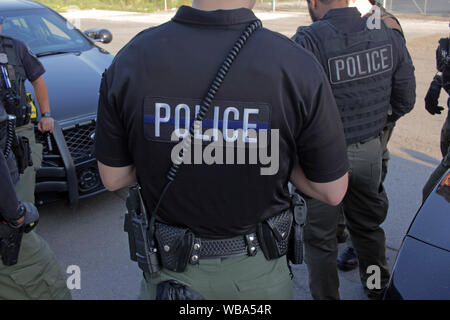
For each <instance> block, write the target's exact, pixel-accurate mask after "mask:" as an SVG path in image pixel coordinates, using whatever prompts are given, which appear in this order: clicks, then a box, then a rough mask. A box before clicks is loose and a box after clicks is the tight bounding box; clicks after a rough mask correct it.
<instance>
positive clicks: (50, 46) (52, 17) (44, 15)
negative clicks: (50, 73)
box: [0, 9, 92, 55]
mask: <svg viewBox="0 0 450 320" xmlns="http://www.w3.org/2000/svg"><path fill="white" fill-rule="evenodd" d="M0 15H3V16H4V17H5V18H6V19H5V21H4V23H3V26H2V34H4V35H7V36H10V37H13V38H15V39H18V40H21V41H22V42H24V43H26V44H27V45H28V46H29V47H30V49H31V50H32V51H33V52H34V53H35V54H37V55H39V54H41V53H46V52H53V51H85V50H88V49H90V48H91V47H92V45H91V44H90V43H89V42H88V41H87V40H86V39H85V38H84V37H83V36H82V35H81V34H80V33H79V31H77V30H76V29H74V28H73V26H72V25H71V24H70V23H68V22H67V21H66V20H65V19H64V18H62V17H61V16H59V15H58V14H56V13H54V12H52V11H50V10H48V9H36V10H22V11H20V10H18V11H9V12H0Z"/></svg>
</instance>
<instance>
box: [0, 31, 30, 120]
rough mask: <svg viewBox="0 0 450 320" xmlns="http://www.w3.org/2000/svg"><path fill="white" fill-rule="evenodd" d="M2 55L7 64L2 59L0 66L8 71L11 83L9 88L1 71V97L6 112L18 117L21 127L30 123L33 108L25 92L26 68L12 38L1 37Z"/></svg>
mask: <svg viewBox="0 0 450 320" xmlns="http://www.w3.org/2000/svg"><path fill="white" fill-rule="evenodd" d="M0 55H4V57H5V56H6V57H7V62H5V61H4V60H3V59H4V57H3V58H1V57H0V65H1V66H3V67H4V68H5V69H6V71H7V75H8V79H9V83H10V88H8V84H7V81H8V80H7V79H6V75H5V74H3V72H1V70H0V77H1V80H0V83H1V85H0V88H1V89H0V97H1V100H2V102H3V104H4V106H5V109H6V111H7V112H8V113H9V114H12V115H15V116H16V118H17V122H16V126H17V127H20V126H23V125H25V124H27V123H28V122H29V121H30V113H31V107H30V105H29V104H28V102H27V95H26V91H25V80H26V79H25V77H24V75H25V68H24V66H23V65H22V62H21V60H20V58H19V57H18V56H17V51H16V45H15V42H14V41H13V39H12V38H10V37H6V36H0ZM2 60H3V61H2Z"/></svg>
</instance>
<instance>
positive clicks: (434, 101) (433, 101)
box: [425, 81, 444, 115]
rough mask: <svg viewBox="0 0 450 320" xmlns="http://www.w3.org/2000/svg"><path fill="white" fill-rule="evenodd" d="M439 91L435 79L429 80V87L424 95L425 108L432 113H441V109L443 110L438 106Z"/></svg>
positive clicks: (439, 88)
mask: <svg viewBox="0 0 450 320" xmlns="http://www.w3.org/2000/svg"><path fill="white" fill-rule="evenodd" d="M440 92H441V87H440V86H439V84H438V83H437V82H436V81H433V82H431V85H430V88H429V89H428V92H427V95H426V96H425V109H427V111H428V112H429V113H430V114H432V115H434V114H436V113H437V114H441V111H442V110H444V108H443V107H441V106H438V100H439V94H440Z"/></svg>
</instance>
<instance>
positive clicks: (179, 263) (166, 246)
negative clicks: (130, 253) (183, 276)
mask: <svg viewBox="0 0 450 320" xmlns="http://www.w3.org/2000/svg"><path fill="white" fill-rule="evenodd" d="M155 227H156V228H155V230H156V240H157V242H158V248H159V252H160V254H161V262H162V265H163V266H164V267H165V268H167V269H169V270H172V271H175V272H183V271H184V269H185V268H186V265H187V263H188V261H189V257H190V254H191V251H192V247H193V244H194V234H193V233H192V232H191V231H190V230H189V229H186V228H180V227H174V226H169V225H166V224H163V223H158V222H157V223H155Z"/></svg>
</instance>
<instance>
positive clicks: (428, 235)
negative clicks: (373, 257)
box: [408, 170, 450, 251]
mask: <svg viewBox="0 0 450 320" xmlns="http://www.w3.org/2000/svg"><path fill="white" fill-rule="evenodd" d="M447 174H450V170H448V171H447V173H446V174H445V175H444V177H445V176H446V175H447ZM442 180H443V179H441V181H442ZM439 184H440V183H438V184H437V185H436V186H435V187H434V189H433V192H431V194H430V195H429V196H428V198H427V199H426V201H425V203H424V204H423V206H422V208H421V209H420V210H419V212H418V213H417V216H416V218H415V219H414V222H413V223H412V225H411V228H410V230H409V231H408V235H409V236H411V237H413V238H416V239H419V240H421V241H423V242H425V243H428V244H431V245H433V246H436V247H438V248H441V249H444V250H448V251H450V233H449V230H450V202H449V199H446V198H445V197H444V196H443V195H442V192H440V193H441V194H439V193H438V192H437V189H438V186H439ZM448 188H450V187H448ZM448 191H449V190H447V192H448Z"/></svg>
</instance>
